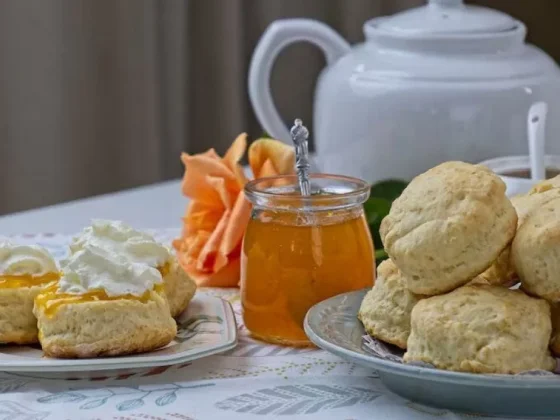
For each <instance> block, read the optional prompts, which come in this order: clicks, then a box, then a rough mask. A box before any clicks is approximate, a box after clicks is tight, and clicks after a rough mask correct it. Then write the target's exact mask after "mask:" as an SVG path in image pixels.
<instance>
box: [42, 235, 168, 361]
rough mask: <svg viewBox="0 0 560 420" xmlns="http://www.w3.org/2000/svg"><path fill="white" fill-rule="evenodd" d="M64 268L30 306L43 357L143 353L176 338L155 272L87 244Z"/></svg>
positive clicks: (160, 277)
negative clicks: (56, 279) (34, 318)
mask: <svg viewBox="0 0 560 420" xmlns="http://www.w3.org/2000/svg"><path fill="white" fill-rule="evenodd" d="M62 264H63V268H62V277H61V279H60V281H59V282H57V283H53V284H52V285H50V286H49V287H47V288H46V289H45V290H44V291H42V292H41V293H39V295H38V296H37V297H36V298H35V305H34V308H33V312H34V314H35V316H36V317H37V322H38V328H39V341H40V343H41V346H42V348H43V351H44V353H45V354H46V355H47V356H50V357H59V358H90V357H97V356H118V355H124V354H131V353H141V352H146V351H150V350H154V349H157V348H159V347H162V346H165V345H167V344H168V343H169V342H170V341H171V340H172V339H173V338H174V337H175V335H176V333H177V325H176V323H175V320H174V319H173V318H172V317H171V314H170V311H169V305H168V303H167V298H166V297H165V293H164V291H163V279H162V276H161V273H160V272H159V271H158V270H157V269H155V268H153V267H150V266H148V265H146V264H141V263H131V262H130V261H128V260H126V259H124V258H121V257H118V256H115V255H111V254H108V253H106V251H105V250H102V249H100V248H96V247H93V246H90V245H86V246H85V247H84V248H83V249H81V250H80V251H77V252H76V253H74V254H73V255H72V256H70V258H69V259H68V260H67V261H64V262H63V263H62Z"/></svg>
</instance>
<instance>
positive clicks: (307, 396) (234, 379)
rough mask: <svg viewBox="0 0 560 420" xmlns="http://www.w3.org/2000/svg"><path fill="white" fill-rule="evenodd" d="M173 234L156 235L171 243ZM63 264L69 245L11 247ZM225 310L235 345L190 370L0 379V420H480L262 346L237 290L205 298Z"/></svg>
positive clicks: (327, 361)
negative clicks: (46, 254) (229, 308)
mask: <svg viewBox="0 0 560 420" xmlns="http://www.w3.org/2000/svg"><path fill="white" fill-rule="evenodd" d="M174 233H175V232H174V231H160V232H154V234H155V235H156V236H157V237H158V238H159V239H160V240H162V241H164V242H169V239H170V238H172V237H173V234H174ZM15 240H17V241H20V242H27V241H29V242H32V243H38V244H40V245H43V246H45V247H46V248H48V249H49V250H50V251H51V252H52V253H53V255H54V256H55V257H56V258H62V257H64V256H65V254H66V249H67V245H68V242H69V240H70V237H69V236H64V235H36V236H29V235H26V236H21V237H18V238H15ZM199 292H200V293H212V294H214V295H217V296H220V297H222V298H224V299H227V300H229V301H230V302H231V303H232V305H233V308H234V310H235V312H236V317H237V321H238V326H239V345H238V346H237V347H236V348H235V349H233V350H230V351H228V352H227V353H223V354H220V355H216V356H211V357H208V358H205V359H201V360H197V361H195V362H193V363H190V364H184V365H178V366H171V367H162V368H157V369H146V370H138V371H133V372H132V373H128V374H125V375H123V374H117V373H111V371H104V372H101V373H98V374H95V373H93V374H92V373H84V374H82V375H80V374H76V373H72V374H71V376H70V374H62V375H60V374H46V373H45V374H40V373H35V374H33V373H18V374H14V373H0V393H1V395H0V420H44V419H45V420H46V419H48V420H81V419H83V420H105V419H107V420H141V419H145V420H202V419H231V420H236V419H243V420H250V419H255V420H258V419H265V418H271V417H272V418H274V417H276V418H291V419H306V420H312V419H321V420H331V419H332V420H366V419H367V420H381V419H383V420H384V419H391V420H393V419H394V420H401V419H402V420H430V419H432V420H433V419H469V418H483V417H478V416H475V415H469V414H460V413H453V412H450V411H448V410H444V409H436V408H429V407H425V406H421V405H418V404H416V403H413V402H410V401H407V400H404V399H402V398H400V397H399V396H397V395H395V394H393V393H391V392H390V391H388V390H387V389H386V388H385V387H384V386H383V384H382V383H381V381H380V380H379V378H378V377H377V375H376V373H375V372H373V371H372V370H369V369H365V368H362V367H359V366H357V365H355V364H353V363H350V362H346V361H344V360H342V359H340V358H338V357H336V356H334V355H331V354H329V353H327V352H325V351H322V350H317V349H295V348H287V347H280V346H275V345H268V344H265V343H262V342H259V341H256V340H253V339H251V338H250V337H249V335H248V333H247V331H246V329H245V328H244V326H243V323H242V319H241V316H240V315H241V313H240V305H239V295H238V292H237V291H236V290H227V289H225V290H223V289H222V290H220V289H206V290H201V291H199Z"/></svg>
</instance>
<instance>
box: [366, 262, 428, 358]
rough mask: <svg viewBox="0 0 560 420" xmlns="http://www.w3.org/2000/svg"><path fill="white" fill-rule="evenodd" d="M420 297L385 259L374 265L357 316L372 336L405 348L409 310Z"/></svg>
mask: <svg viewBox="0 0 560 420" xmlns="http://www.w3.org/2000/svg"><path fill="white" fill-rule="evenodd" d="M421 298H422V296H418V295H415V294H414V293H412V292H410V291H409V290H408V289H407V288H406V279H404V278H403V276H402V274H401V273H400V271H399V269H398V268H397V266H396V265H395V264H394V263H393V261H391V260H390V259H388V260H385V261H383V262H382V263H381V264H379V267H377V279H376V280H375V284H374V286H373V289H372V290H370V291H369V292H368V293H367V294H366V296H365V297H364V300H363V301H362V305H361V306H360V310H359V311H358V318H359V319H360V321H362V324H364V328H365V330H366V332H367V333H368V334H369V335H371V336H372V337H376V338H378V339H380V340H383V341H385V342H387V343H391V344H394V345H395V346H397V347H400V348H401V349H406V342H407V340H408V336H409V334H410V313H411V312H412V308H413V307H414V305H416V303H418V301H419V300H420V299H421Z"/></svg>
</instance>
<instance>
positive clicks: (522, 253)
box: [511, 188, 560, 302]
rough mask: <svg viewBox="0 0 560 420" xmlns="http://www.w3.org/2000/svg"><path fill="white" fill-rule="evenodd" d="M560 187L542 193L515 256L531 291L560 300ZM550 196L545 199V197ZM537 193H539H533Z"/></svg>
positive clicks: (523, 284)
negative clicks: (559, 193)
mask: <svg viewBox="0 0 560 420" xmlns="http://www.w3.org/2000/svg"><path fill="white" fill-rule="evenodd" d="M557 192H560V189H556V188H555V189H551V190H548V191H545V192H542V193H540V194H538V195H537V196H536V197H538V199H539V201H540V203H539V205H538V206H536V207H535V208H534V209H533V210H532V211H531V212H530V213H529V214H528V216H527V217H526V219H525V221H524V222H523V224H522V225H521V226H520V227H519V229H518V231H517V234H516V236H515V239H514V241H513V243H512V246H511V260H512V263H513V266H514V268H515V271H516V272H517V274H518V275H519V278H520V280H521V287H522V288H523V290H525V291H526V292H527V293H529V294H531V295H534V296H540V297H542V298H545V299H547V300H548V301H550V302H560V275H559V273H560V271H559V270H560V195H558V194H557ZM547 196H551V197H549V198H550V200H544V197H547ZM531 197H535V196H531Z"/></svg>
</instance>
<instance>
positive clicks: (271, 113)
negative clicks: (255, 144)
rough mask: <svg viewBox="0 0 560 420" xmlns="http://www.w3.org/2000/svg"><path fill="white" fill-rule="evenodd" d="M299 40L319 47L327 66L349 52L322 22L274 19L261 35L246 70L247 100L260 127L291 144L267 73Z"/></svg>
mask: <svg viewBox="0 0 560 420" xmlns="http://www.w3.org/2000/svg"><path fill="white" fill-rule="evenodd" d="M299 41H307V42H310V43H312V44H315V45H316V46H318V47H319V48H321V50H323V53H324V54H325V58H326V60H327V65H330V64H332V63H333V62H334V61H336V60H337V59H338V58H339V57H341V56H342V55H344V54H346V53H347V52H348V51H349V50H350V44H348V42H346V41H345V40H344V38H342V37H341V36H340V35H339V34H338V33H336V32H335V31H334V30H333V29H331V28H330V27H329V26H327V25H325V24H324V23H322V22H319V21H316V20H312V19H281V20H277V21H275V22H273V23H272V24H271V25H270V26H269V27H268V29H267V30H266V31H265V33H264V34H263V36H262V38H261V39H260V41H259V43H258V45H257V48H256V49H255V52H254V53H253V58H252V60H251V66H250V68H249V98H250V99H251V104H252V105H253V109H254V110H255V114H256V116H257V118H258V120H259V122H260V124H261V125H262V127H263V128H264V129H265V130H266V131H267V133H269V134H270V135H271V136H272V137H274V138H276V139H278V140H283V141H285V142H289V143H290V144H291V137H290V132H289V131H288V128H287V126H286V124H285V123H284V122H283V121H282V118H280V115H279V114H278V110H277V109H276V106H274V102H273V101H272V95H271V93H270V71H271V70H272V65H273V64H274V60H275V59H276V57H277V56H278V54H279V53H280V51H281V50H282V49H283V48H284V47H286V46H288V45H290V44H293V43H295V42H299Z"/></svg>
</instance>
